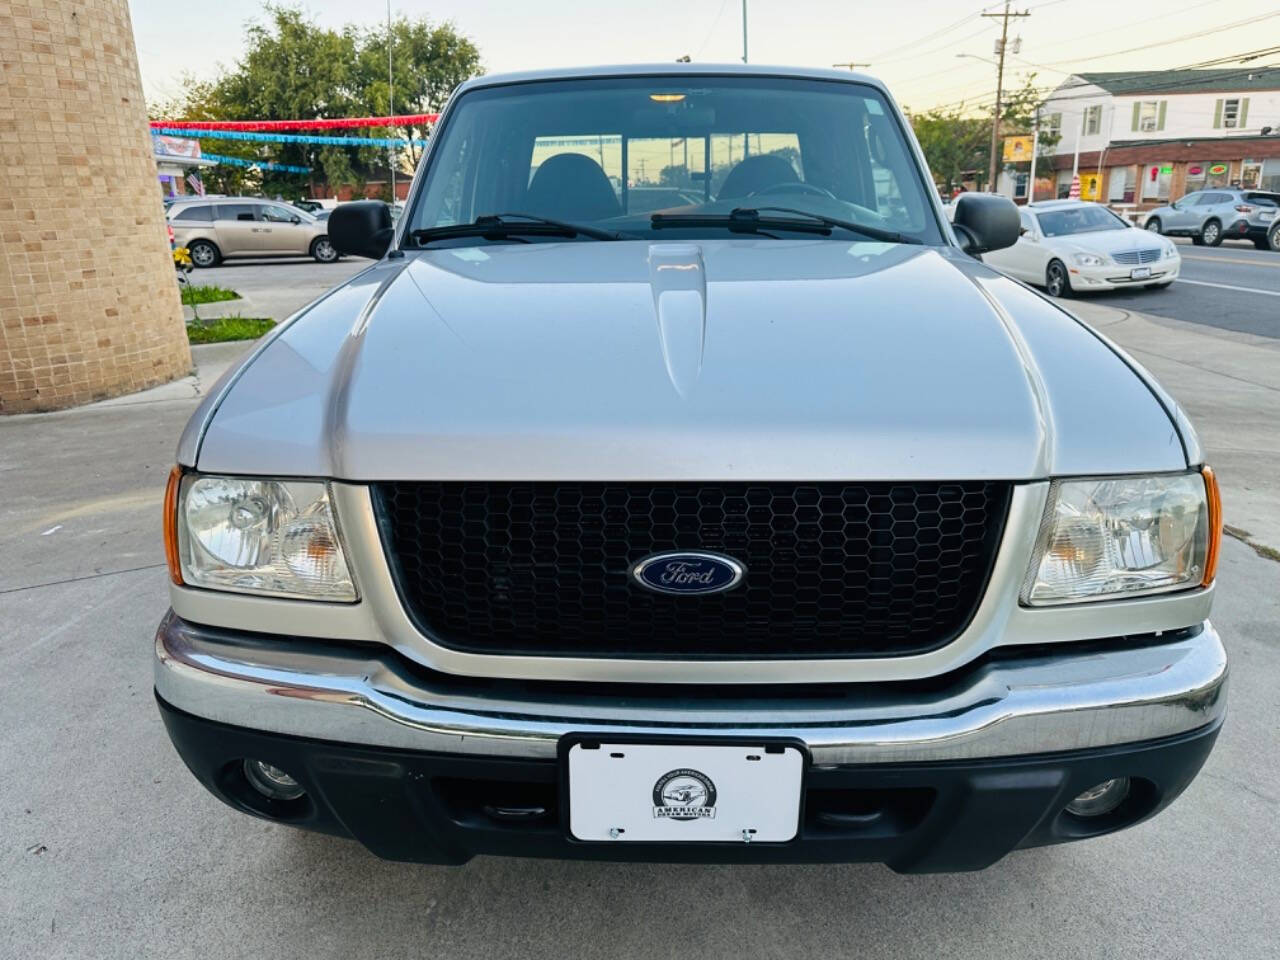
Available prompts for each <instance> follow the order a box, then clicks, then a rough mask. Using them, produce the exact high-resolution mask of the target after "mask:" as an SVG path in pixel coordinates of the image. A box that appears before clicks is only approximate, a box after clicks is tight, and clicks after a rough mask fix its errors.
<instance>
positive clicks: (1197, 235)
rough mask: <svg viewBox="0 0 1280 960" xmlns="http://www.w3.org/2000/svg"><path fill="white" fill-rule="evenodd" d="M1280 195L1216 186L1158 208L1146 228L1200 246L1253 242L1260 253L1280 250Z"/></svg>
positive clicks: (1150, 216) (1146, 222)
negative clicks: (1229, 242) (1188, 239)
mask: <svg viewBox="0 0 1280 960" xmlns="http://www.w3.org/2000/svg"><path fill="white" fill-rule="evenodd" d="M1278 213H1280V193H1269V192H1267V191H1263V190H1241V189H1239V188H1236V187H1215V188H1213V189H1211V190H1197V191H1195V192H1194V193H1188V194H1187V195H1186V196H1185V197H1183V198H1182V199H1181V200H1178V201H1176V202H1174V203H1171V204H1168V205H1166V206H1163V207H1156V209H1154V210H1152V211H1151V213H1149V214H1148V215H1147V219H1146V221H1145V226H1146V228H1147V229H1148V230H1150V231H1151V232H1152V233H1162V234H1164V235H1165V236H1170V237H1190V238H1191V242H1192V243H1194V244H1195V245H1196V246H1207V247H1216V246H1218V245H1219V244H1221V243H1222V241H1223V240H1252V241H1253V245H1254V246H1255V247H1257V248H1258V249H1259V250H1268V249H1274V250H1280V219H1277V214H1278Z"/></svg>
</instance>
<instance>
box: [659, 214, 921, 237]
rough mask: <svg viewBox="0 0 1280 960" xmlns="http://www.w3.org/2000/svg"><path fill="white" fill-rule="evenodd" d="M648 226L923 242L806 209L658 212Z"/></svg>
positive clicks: (890, 231)
mask: <svg viewBox="0 0 1280 960" xmlns="http://www.w3.org/2000/svg"><path fill="white" fill-rule="evenodd" d="M762 210H770V211H775V212H777V213H789V214H792V215H794V216H796V217H803V218H804V219H801V220H795V219H792V218H791V217H762V216H761V215H760V212H761V211H762ZM649 225H650V226H651V227H653V228H654V229H662V228H663V227H728V228H729V230H730V232H733V233H763V232H764V231H766V230H796V231H799V232H801V233H821V234H826V235H829V234H830V233H831V231H832V230H833V229H836V228H839V229H841V230H849V231H851V232H853V233H859V234H861V235H862V236H864V237H869V238H871V239H872V240H883V241H884V242H885V243H922V242H923V241H920V240H917V239H916V238H915V237H908V236H904V235H903V234H900V233H895V232H893V231H892V230H881V229H880V228H879V227H868V226H863V225H862V224H860V223H853V222H852V221H850V220H838V219H836V218H835V217H825V216H823V215H822V214H820V213H810V212H809V211H807V210H796V209H793V208H792V207H738V208H736V209H735V210H733V211H731V212H730V213H728V214H727V215H726V214H712V213H655V214H654V215H653V216H651V217H650V218H649Z"/></svg>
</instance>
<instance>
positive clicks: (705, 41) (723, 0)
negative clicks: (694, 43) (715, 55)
mask: <svg viewBox="0 0 1280 960" xmlns="http://www.w3.org/2000/svg"><path fill="white" fill-rule="evenodd" d="M728 5H729V0H720V10H719V11H718V12H717V13H716V18H715V19H714V20H712V21H711V28H710V29H709V30H708V31H707V35H706V36H705V37H704V38H703V40H702V44H701V46H699V47H698V49H697V51H696V52H695V53H694V55H693V56H694V59H695V60H696V59H697V58H698V57H700V56H702V51H703V50H705V49H706V48H707V44H708V43H710V42H711V37H712V36H713V35H714V34H715V32H716V27H718V26H720V18H721V17H723V16H724V8H725V7H727V6H728Z"/></svg>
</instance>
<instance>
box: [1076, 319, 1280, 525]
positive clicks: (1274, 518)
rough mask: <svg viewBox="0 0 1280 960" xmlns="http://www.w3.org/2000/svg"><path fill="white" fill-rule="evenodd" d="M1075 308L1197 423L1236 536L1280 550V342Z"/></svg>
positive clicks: (1227, 520) (1177, 321)
mask: <svg viewBox="0 0 1280 960" xmlns="http://www.w3.org/2000/svg"><path fill="white" fill-rule="evenodd" d="M1066 306H1067V308H1068V309H1069V310H1071V311H1072V312H1073V313H1075V314H1076V315H1077V316H1078V317H1080V318H1081V319H1082V320H1084V321H1085V322H1087V323H1089V324H1090V325H1092V326H1093V327H1094V328H1096V329H1097V330H1099V331H1100V332H1101V333H1103V334H1104V335H1106V336H1107V337H1110V338H1111V339H1112V340H1114V341H1115V342H1116V343H1117V344H1119V345H1120V346H1121V347H1122V348H1123V349H1124V350H1126V351H1127V352H1128V353H1129V354H1130V355H1132V356H1133V358H1134V359H1135V360H1137V361H1138V362H1139V363H1141V364H1142V365H1143V366H1145V367H1146V368H1147V369H1148V370H1150V371H1151V372H1152V373H1153V374H1155V376H1156V379H1158V380H1159V381H1160V383H1161V384H1162V385H1163V386H1164V388H1165V389H1166V390H1168V391H1169V392H1170V393H1172V394H1173V396H1174V397H1175V398H1176V399H1177V400H1178V402H1179V403H1181V404H1182V406H1183V408H1184V409H1185V410H1186V411H1187V414H1188V415H1189V416H1190V417H1191V420H1192V422H1193V423H1194V424H1195V426H1196V429H1197V431H1198V432H1199V434H1200V441H1201V443H1202V444H1203V445H1204V448H1205V456H1206V459H1207V460H1208V462H1209V464H1210V465H1211V466H1212V467H1213V468H1214V471H1215V472H1216V473H1217V475H1218V481H1219V483H1220V485H1221V487H1222V500H1223V514H1224V517H1225V520H1226V523H1227V524H1228V525H1229V526H1230V527H1231V528H1232V530H1233V533H1234V534H1235V535H1236V536H1238V537H1240V538H1241V539H1244V540H1246V541H1247V542H1249V543H1251V544H1253V545H1255V546H1256V547H1263V548H1264V549H1270V550H1280V471H1278V469H1277V465H1280V340H1275V339H1272V338H1267V337H1258V336H1253V335H1251V334H1244V333H1234V332H1232V331H1228V330H1221V329H1216V328H1213V327H1205V326H1200V325H1198V324H1191V323H1184V322H1182V321H1179V320H1169V319H1165V318H1163V317H1153V316H1150V315H1147V314H1142V313H1136V312H1133V311H1130V310H1117V309H1116V308H1114V307H1110V306H1107V304H1106V302H1105V301H1091V300H1086V299H1079V300H1073V301H1069V302H1068V303H1067V304H1066Z"/></svg>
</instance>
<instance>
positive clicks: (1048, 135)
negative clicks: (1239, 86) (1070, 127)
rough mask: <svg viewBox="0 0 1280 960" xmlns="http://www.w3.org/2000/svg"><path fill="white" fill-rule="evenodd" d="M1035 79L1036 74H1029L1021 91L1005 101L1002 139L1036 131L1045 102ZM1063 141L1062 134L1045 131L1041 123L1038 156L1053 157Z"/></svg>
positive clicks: (1001, 126) (1001, 123)
mask: <svg viewBox="0 0 1280 960" xmlns="http://www.w3.org/2000/svg"><path fill="white" fill-rule="evenodd" d="M1035 79H1036V75H1035V74H1034V73H1032V74H1029V75H1028V76H1027V79H1026V82H1025V83H1024V84H1023V85H1022V87H1021V89H1019V90H1016V91H1014V92H1013V93H1011V94H1009V96H1008V99H1007V100H1006V101H1005V104H1004V108H1003V109H1002V110H1001V116H1000V133H1001V136H1002V137H1003V136H1011V135H1013V134H1016V133H1031V132H1032V131H1033V130H1034V129H1035V125H1036V114H1037V113H1039V111H1040V107H1041V106H1043V105H1044V101H1043V100H1042V99H1041V97H1042V92H1041V91H1040V90H1039V89H1038V88H1037V87H1036V85H1035ZM1061 139H1062V135H1061V133H1054V132H1052V131H1050V130H1047V129H1045V127H1044V124H1043V121H1041V126H1040V138H1039V141H1040V145H1039V149H1038V151H1037V156H1041V157H1046V156H1051V155H1052V154H1053V152H1054V147H1056V146H1057V145H1058V141H1059V140H1061Z"/></svg>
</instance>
